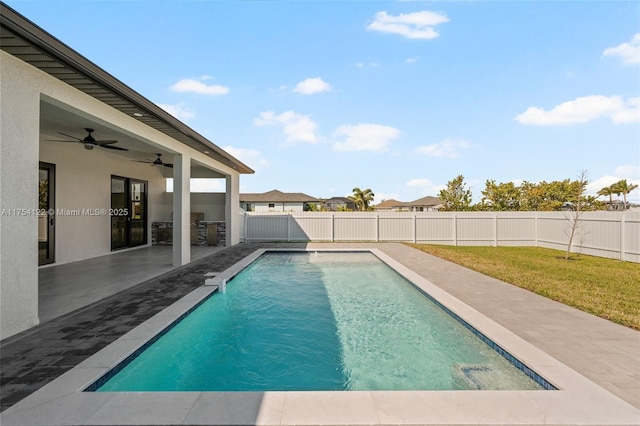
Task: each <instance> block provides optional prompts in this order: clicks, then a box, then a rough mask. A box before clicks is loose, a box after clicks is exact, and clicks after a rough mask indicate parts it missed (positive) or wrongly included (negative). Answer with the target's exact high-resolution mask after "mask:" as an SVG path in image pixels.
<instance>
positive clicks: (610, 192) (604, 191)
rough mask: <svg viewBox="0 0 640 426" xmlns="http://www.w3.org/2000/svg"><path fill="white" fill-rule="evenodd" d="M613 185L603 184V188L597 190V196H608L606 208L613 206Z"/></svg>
mask: <svg viewBox="0 0 640 426" xmlns="http://www.w3.org/2000/svg"><path fill="white" fill-rule="evenodd" d="M612 186H613V185H609V186H605V187H604V188H602V189H601V190H600V191H598V196H600V195H602V196H603V197H607V196H608V197H609V207H608V209H609V210H611V208H612V206H613V194H614V191H613V188H612Z"/></svg>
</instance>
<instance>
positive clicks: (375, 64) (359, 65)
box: [356, 62, 380, 68]
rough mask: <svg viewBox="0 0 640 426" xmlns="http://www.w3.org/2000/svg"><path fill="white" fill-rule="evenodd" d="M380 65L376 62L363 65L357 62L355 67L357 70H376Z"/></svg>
mask: <svg viewBox="0 0 640 426" xmlns="http://www.w3.org/2000/svg"><path fill="white" fill-rule="evenodd" d="M379 66H380V64H379V63H378V62H369V63H367V64H365V63H364V62H358V63H357V64H356V67H358V68H378V67H379Z"/></svg>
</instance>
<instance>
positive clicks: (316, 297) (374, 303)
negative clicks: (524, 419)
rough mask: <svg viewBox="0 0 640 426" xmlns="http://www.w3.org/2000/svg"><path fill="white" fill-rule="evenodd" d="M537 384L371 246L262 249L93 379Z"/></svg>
mask: <svg viewBox="0 0 640 426" xmlns="http://www.w3.org/2000/svg"><path fill="white" fill-rule="evenodd" d="M445 389H510V390H515V389H541V387H540V386H539V385H538V384H537V383H536V382H535V381H533V380H531V379H530V378H529V377H527V376H526V375H525V374H524V373H523V372H522V371H521V370H520V369H518V368H516V367H515V366H514V365H512V364H511V363H509V362H508V361H507V360H506V359H505V358H504V357H502V356H501V355H499V354H498V353H497V352H496V351H494V350H493V349H492V348H491V347H490V346H489V345H487V344H486V343H485V342H483V341H482V340H480V339H479V338H478V337H477V336H476V335H475V334H473V333H472V332H471V331H470V330H468V329H467V328H466V327H465V326H464V325H463V324H461V323H460V322H459V321H458V320H456V319H455V318H453V317H452V316H451V315H449V314H448V313H447V312H445V311H444V310H442V309H441V308H440V307H438V306H437V305H436V304H435V303H433V302H432V301H431V300H430V299H429V298H427V297H425V295H424V294H422V293H421V292H420V291H419V290H417V289H416V288H415V287H414V286H413V285H411V284H410V283H409V282H407V281H406V280H405V279H404V278H403V277H401V276H400V275H399V274H398V273H396V272H395V271H394V270H393V269H391V268H390V267H388V266H387V265H386V264H385V263H383V262H382V261H381V260H379V259H378V258H377V257H375V256H374V255H373V254H371V253H363V252H340V253H330V252H328V253H327V252H325V253H323V252H317V253H306V252H303V253H277V252H275V253H265V254H263V255H262V256H260V257H259V258H258V259H257V260H256V261H255V262H253V263H252V264H251V265H249V267H247V268H246V269H244V270H243V271H242V272H241V273H239V274H238V275H237V276H236V277H235V278H234V279H233V280H232V281H230V282H229V283H228V284H227V286H226V291H225V292H224V293H214V294H213V295H212V296H211V297H210V298H208V299H207V300H206V301H205V302H204V303H202V304H201V305H200V306H199V307H197V308H196V309H195V310H194V311H193V312H191V313H190V314H189V315H187V316H186V317H185V318H183V319H182V320H181V321H180V322H178V323H177V324H176V325H175V326H174V327H172V328H171V329H170V330H169V331H167V332H166V333H165V334H164V335H162V336H161V337H160V338H159V339H157V340H156V341H155V342H154V343H152V344H151V345H150V346H149V347H148V348H146V349H145V350H144V351H143V352H141V353H140V354H139V355H138V356H137V357H135V358H134V359H132V360H131V361H130V362H128V363H127V364H126V365H125V366H124V367H122V369H121V370H120V371H119V372H118V373H117V374H115V375H113V377H111V378H110V379H109V380H107V381H106V382H105V383H104V384H103V385H102V386H101V387H99V388H98V389H97V390H98V391H101V392H113V391H267V390H273V391H275V390H299V391H304V390H445Z"/></svg>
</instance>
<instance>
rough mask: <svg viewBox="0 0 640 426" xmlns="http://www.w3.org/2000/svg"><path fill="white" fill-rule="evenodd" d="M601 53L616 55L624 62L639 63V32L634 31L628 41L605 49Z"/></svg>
mask: <svg viewBox="0 0 640 426" xmlns="http://www.w3.org/2000/svg"><path fill="white" fill-rule="evenodd" d="M602 55H603V56H617V57H618V58H620V60H621V61H622V62H623V63H625V64H640V33H636V35H634V36H633V38H632V39H631V41H630V42H629V43H622V44H619V45H617V46H615V47H610V48H608V49H605V50H604V51H603V52H602Z"/></svg>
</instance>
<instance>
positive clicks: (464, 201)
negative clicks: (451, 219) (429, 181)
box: [438, 175, 471, 211]
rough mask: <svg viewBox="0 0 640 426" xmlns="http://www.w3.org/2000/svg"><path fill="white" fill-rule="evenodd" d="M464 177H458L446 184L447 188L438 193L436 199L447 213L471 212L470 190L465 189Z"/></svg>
mask: <svg viewBox="0 0 640 426" xmlns="http://www.w3.org/2000/svg"><path fill="white" fill-rule="evenodd" d="M465 186H466V184H465V183H464V176H462V175H458V176H457V177H456V178H455V179H453V180H450V181H449V182H447V188H446V189H443V190H441V191H440V194H438V197H439V198H440V200H442V204H443V205H444V209H445V210H447V211H464V210H471V207H470V206H471V189H467V188H465Z"/></svg>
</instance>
